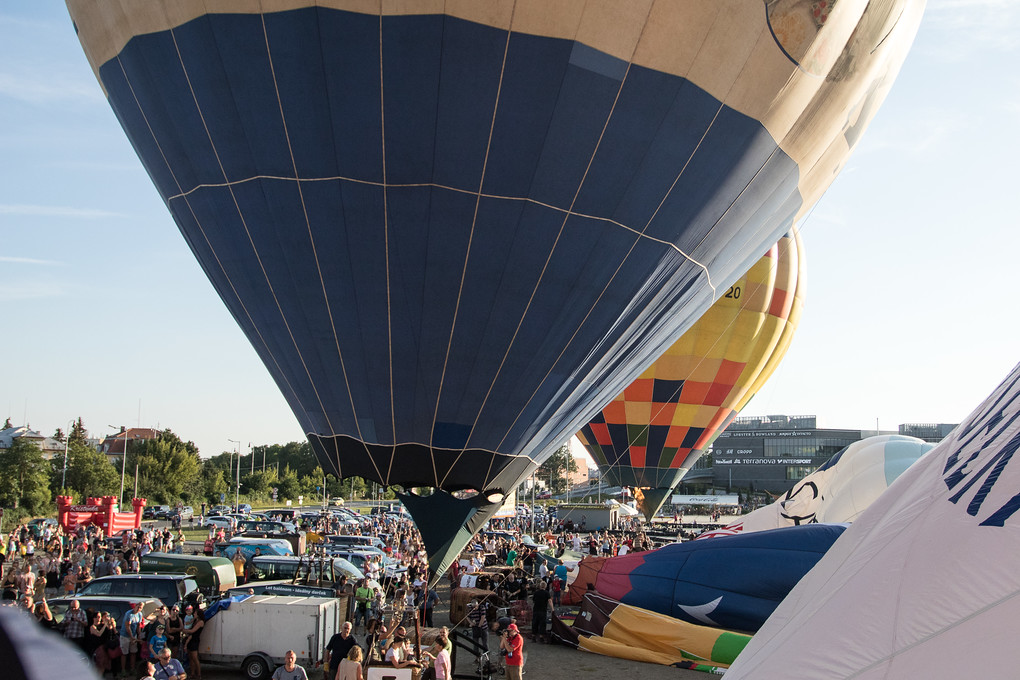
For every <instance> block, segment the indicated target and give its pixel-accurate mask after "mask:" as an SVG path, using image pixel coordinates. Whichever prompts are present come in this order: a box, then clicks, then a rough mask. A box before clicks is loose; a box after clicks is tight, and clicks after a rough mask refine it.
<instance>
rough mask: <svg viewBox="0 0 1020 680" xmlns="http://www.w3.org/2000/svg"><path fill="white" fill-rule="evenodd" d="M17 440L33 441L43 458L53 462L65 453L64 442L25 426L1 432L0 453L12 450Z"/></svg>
mask: <svg viewBox="0 0 1020 680" xmlns="http://www.w3.org/2000/svg"><path fill="white" fill-rule="evenodd" d="M15 439H26V440H28V441H31V442H32V443H33V444H35V445H36V447H37V448H39V450H40V451H42V455H43V458H44V459H46V460H52V459H53V458H54V457H55V456H58V455H63V453H64V443H63V442H61V441H58V440H56V439H54V438H53V437H47V436H46V435H44V434H40V433H39V432H36V431H35V430H32V429H30V428H28V427H26V426H24V425H22V426H20V427H9V428H7V429H5V430H0V451H3V450H4V449H9V448H11V445H13V444H14V440H15Z"/></svg>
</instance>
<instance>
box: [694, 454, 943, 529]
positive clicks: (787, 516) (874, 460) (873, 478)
mask: <svg viewBox="0 0 1020 680" xmlns="http://www.w3.org/2000/svg"><path fill="white" fill-rule="evenodd" d="M934 446H935V445H934V444H930V443H928V442H926V441H923V440H921V439H918V438H916V437H907V436H905V435H899V434H890V435H879V436H876V437H868V438H866V439H862V440H860V441H858V442H854V443H853V444H851V445H850V446H848V447H846V448H845V449H843V450H842V451H840V452H839V453H837V454H836V455H834V456H833V457H832V458H830V459H829V460H828V461H826V463H825V464H824V465H822V466H821V467H820V468H818V469H817V470H815V471H814V472H812V473H811V474H810V475H808V476H807V477H805V478H804V479H802V480H800V481H799V482H797V484H796V485H794V487H793V488H792V489H790V490H789V491H788V492H786V494H784V495H783V497H782V498H780V499H779V500H777V501H776V502H775V503H772V504H771V505H766V506H765V507H763V508H758V509H757V510H755V511H754V512H750V513H748V514H746V515H744V516H743V517H741V518H740V519H738V520H736V521H734V522H731V523H730V524H728V525H727V526H725V527H723V528H722V529H720V530H718V531H714V532H709V533H705V534H702V535H701V536H699V537H698V538H716V537H718V536H728V535H732V534H734V533H746V532H749V531H764V530H766V529H778V528H779V527H787V526H794V525H798V524H811V523H814V522H830V523H843V522H853V521H854V520H856V519H857V516H858V515H860V514H861V513H862V512H863V511H864V510H865V509H866V508H867V507H868V506H869V505H871V504H872V503H873V502H874V501H875V499H877V498H878V497H879V496H880V495H882V492H884V491H885V490H886V489H887V488H888V487H889V485H890V484H892V483H893V481H894V480H895V479H896V478H897V477H899V476H900V475H901V474H903V472H904V471H905V470H906V469H907V468H908V467H910V465H911V464H913V463H914V462H915V461H916V460H917V459H918V458H920V457H921V456H923V455H924V454H925V453H927V452H928V451H930V450H931V449H932V448H934Z"/></svg>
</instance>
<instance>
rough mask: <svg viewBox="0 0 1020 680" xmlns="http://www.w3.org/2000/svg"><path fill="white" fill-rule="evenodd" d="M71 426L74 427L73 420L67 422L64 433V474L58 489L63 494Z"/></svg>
mask: <svg viewBox="0 0 1020 680" xmlns="http://www.w3.org/2000/svg"><path fill="white" fill-rule="evenodd" d="M72 425H74V420H69V421H67V432H65V433H64V474H63V476H61V478H60V489H61V491H63V492H66V490H67V445H68V443H70V441H71V426H72Z"/></svg>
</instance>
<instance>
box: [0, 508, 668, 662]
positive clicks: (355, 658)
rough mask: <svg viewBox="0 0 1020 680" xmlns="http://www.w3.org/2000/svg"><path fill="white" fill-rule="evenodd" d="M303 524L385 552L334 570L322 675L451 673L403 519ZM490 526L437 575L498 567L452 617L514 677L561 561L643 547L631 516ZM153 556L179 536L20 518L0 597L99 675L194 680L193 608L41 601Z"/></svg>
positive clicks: (521, 520)
mask: <svg viewBox="0 0 1020 680" xmlns="http://www.w3.org/2000/svg"><path fill="white" fill-rule="evenodd" d="M302 523H303V524H302V526H301V528H302V530H304V531H306V532H310V533H311V534H318V535H321V536H328V535H333V534H354V535H362V536H371V537H375V538H378V539H379V540H380V541H381V542H382V545H383V546H384V547H383V548H382V555H378V556H376V557H373V558H370V559H368V560H367V561H366V562H365V565H364V569H363V571H364V578H363V579H359V580H355V581H352V582H350V583H348V581H347V578H346V577H341V580H340V583H339V585H338V590H340V591H342V592H343V594H346V595H348V596H349V598H350V599H351V601H352V610H351V614H352V616H351V617H350V620H349V621H347V622H346V623H345V624H344V626H343V629H342V630H341V632H340V633H338V634H337V635H336V636H334V638H333V639H332V640H330V641H329V643H328V644H327V645H326V647H325V648H324V649H323V657H322V660H321V662H320V663H322V664H323V666H324V667H325V668H327V669H328V671H327V673H326V678H327V679H328V680H333V679H336V680H364V678H365V676H364V675H363V671H364V669H365V668H367V666H368V664H370V663H381V664H388V665H392V666H394V667H396V668H411V669H412V670H413V671H414V676H415V678H416V680H417V679H419V678H421V679H428V678H434V679H435V680H449V678H450V677H451V675H452V673H451V670H452V669H451V668H450V652H451V645H452V643H451V641H450V634H449V630H448V629H447V628H446V627H443V628H441V629H438V630H436V629H434V623H435V622H434V616H433V613H434V611H435V609H436V607H437V606H438V605H439V604H440V603H441V601H442V600H441V596H440V594H439V592H438V591H437V590H436V589H435V588H431V587H429V586H428V583H427V580H428V559H427V554H426V552H425V547H424V544H423V541H422V539H421V536H420V534H419V533H418V530H417V528H416V527H415V525H414V524H413V522H412V521H411V520H410V518H409V517H408V516H406V514H405V515H400V514H383V513H378V514H371V515H365V516H364V517H363V518H362V519H361V521H360V522H358V523H357V524H356V525H352V524H351V523H350V522H344V521H343V520H342V519H341V518H339V517H338V516H336V515H333V514H330V513H326V512H323V513H322V514H320V515H318V516H306V517H303V518H302ZM487 529H488V531H486V532H483V533H482V534H480V535H479V536H477V537H476V539H475V541H474V542H473V543H472V544H471V545H470V546H469V548H468V549H467V550H466V551H465V553H464V554H462V556H461V559H459V560H455V561H454V563H453V564H452V566H451V567H450V570H449V573H448V574H447V576H448V578H449V580H450V585H451V587H457V586H458V585H460V578H461V576H462V575H464V574H465V573H468V574H472V573H475V574H480V573H483V572H485V571H486V570H487V567H490V566H493V565H496V566H499V567H501V568H502V569H501V570H500V571H498V572H497V573H494V574H491V575H489V576H486V577H485V578H486V579H487V580H485V581H483V582H482V583H481V584H480V585H482V586H485V587H487V588H491V589H492V591H493V592H494V593H495V597H494V598H492V600H491V601H488V600H487V599H482V600H481V601H480V602H473V603H472V606H470V608H469V609H468V610H467V616H466V617H465V619H466V620H465V621H463V622H455V623H457V624H459V623H466V624H467V626H468V627H469V629H470V631H471V635H472V637H473V638H474V639H475V640H476V642H477V643H478V645H479V648H480V649H481V650H484V651H488V650H489V648H490V646H489V639H490V635H492V634H493V633H494V632H495V633H496V634H498V636H499V645H498V650H499V652H500V653H501V654H502V658H503V662H504V664H505V665H506V667H507V669H508V673H509V675H510V677H511V678H517V677H519V673H520V663H522V662H523V652H522V649H523V644H524V634H523V633H522V630H521V629H520V628H519V627H518V626H519V625H520V626H527V624H528V622H529V621H530V638H531V639H532V640H533V641H535V642H548V641H549V620H550V617H549V613H550V611H552V610H554V609H555V608H556V607H558V606H560V603H561V598H562V595H563V593H564V591H565V589H566V584H567V580H568V573H569V571H570V570H572V568H571V567H570V566H568V562H571V561H576V560H577V559H579V558H580V557H582V556H584V555H586V554H587V555H603V556H613V555H624V554H627V553H629V552H635V551H642V550H647V549H651V548H652V547H653V546H652V543H651V541H650V540H649V538H648V536H647V535H646V534H645V533H644V532H643V530H642V528H641V525H639V524H635V525H634V526H630V525H624V528H623V530H615V531H608V530H592V531H587V530H586V527H585V521H584V518H583V517H582V518H581V519H580V521H575V520H568V521H560V520H557V518H556V517H555V515H553V514H552V513H544V512H542V513H537V514H535V515H519V516H517V517H512V518H505V519H501V520H498V521H493V522H490V525H489V526H488V527H487ZM230 537H231V532H230V531H229V530H225V529H211V530H210V533H209V535H208V540H206V541H205V544H204V545H203V544H202V543H198V544H191V545H190V546H188V548H189V549H187V551H188V552H202V551H204V552H207V553H208V552H209V550H210V547H212V548H213V549H215V548H216V547H217V546H220V545H222V544H223V543H224V542H225V541H227V540H229V539H230ZM158 551H162V552H177V553H182V552H185V551H186V547H185V537H184V534H183V532H182V531H181V530H180V529H179V528H177V529H174V528H173V527H166V528H155V527H143V528H141V529H138V530H131V531H126V532H122V533H121V534H120V535H118V536H116V537H112V538H111V537H108V536H105V535H104V533H103V531H102V530H101V529H100V528H99V527H96V526H94V525H86V526H84V527H78V528H77V529H75V530H74V531H73V532H65V531H64V530H63V529H62V528H60V527H59V526H57V525H55V524H49V523H45V524H42V525H40V526H37V527H30V526H27V525H20V526H18V527H16V528H15V529H14V530H13V531H12V532H11V533H10V534H9V535H8V536H7V537H5V538H4V539H3V541H2V545H0V560H4V561H6V568H5V570H4V573H5V578H4V579H3V582H2V584H0V586H2V588H3V597H4V599H5V600H7V601H8V602H9V603H11V604H14V605H16V606H20V607H22V608H24V609H26V610H27V611H29V612H31V614H32V616H33V617H34V618H35V619H36V620H37V621H38V622H39V624H40V625H42V626H43V627H47V628H52V629H54V630H55V631H56V632H57V633H59V634H61V635H63V636H64V637H66V638H67V639H68V640H70V641H71V642H73V643H74V644H77V645H79V646H80V647H81V648H82V649H83V650H84V651H85V653H86V654H88V655H89V657H90V658H92V659H93V660H94V662H95V664H96V667H97V669H98V670H99V671H100V672H101V673H107V674H112V675H113V676H114V677H117V676H127V675H132V674H133V675H132V677H144V674H145V673H146V672H148V673H150V674H154V675H153V677H155V678H156V679H157V680H163V678H168V679H169V680H186V678H188V679H191V680H200V678H201V666H200V660H199V659H198V654H197V643H198V641H199V640H200V637H201V630H202V628H203V626H204V615H203V609H202V606H201V605H199V604H197V603H196V604H195V605H194V606H192V605H187V608H186V609H179V608H178V607H177V606H172V607H170V608H167V607H165V606H164V607H160V608H159V609H158V610H156V611H155V612H152V613H150V614H148V615H144V616H143V615H142V614H141V612H140V611H136V609H137V608H133V609H132V611H129V612H127V613H126V614H125V615H123V616H122V617H120V619H119V620H118V618H117V616H115V615H114V614H113V613H112V612H104V611H95V610H91V609H83V608H82V607H80V606H79V603H78V602H77V601H74V602H73V603H72V604H71V607H70V608H69V609H68V610H67V611H66V613H65V614H64V616H63V619H62V621H61V622H60V623H59V624H57V623H56V622H55V620H54V617H53V614H52V612H51V611H50V609H49V606H48V599H49V598H52V597H55V596H58V595H63V596H73V595H74V593H75V592H77V591H78V590H79V589H80V588H81V587H82V586H83V585H84V584H87V583H89V582H90V581H91V580H92V579H94V578H98V577H101V576H105V575H112V574H123V573H132V572H138V571H139V561H140V559H141V558H142V557H143V556H144V555H146V554H148V553H149V552H158ZM542 553H544V555H543V554H542ZM238 554H240V551H238ZM549 555H553V556H554V557H553V559H551V560H550V559H549ZM243 566H244V569H243V570H241V571H240V572H239V576H241V577H242V580H243V579H244V578H247V577H249V576H250V575H251V573H250V571H249V570H248V568H249V567H250V566H251V565H250V556H249V559H248V560H247V562H246V564H244V565H243ZM185 605H186V603H183V602H182V603H181V606H185ZM497 608H498V609H499V610H500V613H501V614H506V613H507V612H516V613H522V614H523V613H525V612H526V616H524V617H522V618H523V623H518V622H515V621H514V619H513V618H512V616H503V615H501V616H496V615H495V612H494V610H495V609H497ZM497 620H498V621H497ZM416 624H417V625H418V626H420V627H421V629H422V630H425V629H429V631H428V633H427V635H428V636H429V644H428V645H427V646H423V648H422V649H421V650H420V651H418V652H416V651H415V647H414V645H412V638H411V636H409V635H408V632H407V631H408V630H415V629H416ZM359 637H360V640H359ZM189 652H193V653H189ZM278 670H279V671H280V673H279V674H278V675H279V677H278V678H277V680H303V678H304V677H305V673H306V672H305V670H304V669H302V668H301V666H300V665H297V664H296V661H295V663H293V664H285V665H284V666H281V667H280V669H278Z"/></svg>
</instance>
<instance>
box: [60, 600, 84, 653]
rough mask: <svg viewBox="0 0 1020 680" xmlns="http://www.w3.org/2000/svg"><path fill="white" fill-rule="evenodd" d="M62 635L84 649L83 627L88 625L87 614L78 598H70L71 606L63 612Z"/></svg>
mask: <svg viewBox="0 0 1020 680" xmlns="http://www.w3.org/2000/svg"><path fill="white" fill-rule="evenodd" d="M62 625H63V626H64V637H65V638H67V639H68V640H70V641H71V642H73V643H74V644H76V645H78V646H79V647H81V648H82V649H85V628H86V627H87V626H88V625H89V619H88V615H87V614H86V613H85V610H84V609H82V608H81V604H80V603H79V602H78V600H71V606H70V608H69V609H68V610H67V613H66V614H64V621H63V623H62Z"/></svg>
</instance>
